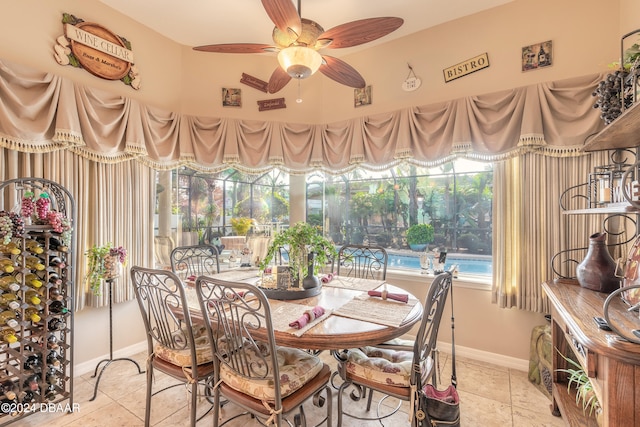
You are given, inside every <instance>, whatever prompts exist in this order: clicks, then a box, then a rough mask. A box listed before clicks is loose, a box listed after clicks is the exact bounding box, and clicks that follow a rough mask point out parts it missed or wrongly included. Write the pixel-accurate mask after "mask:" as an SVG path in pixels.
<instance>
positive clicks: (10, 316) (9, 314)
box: [0, 310, 20, 329]
mask: <svg viewBox="0 0 640 427" xmlns="http://www.w3.org/2000/svg"><path fill="white" fill-rule="evenodd" d="M0 325H2V326H3V325H7V326H8V327H10V328H13V329H15V328H17V327H18V326H19V325H20V324H19V323H18V317H17V316H16V312H15V311H13V310H4V311H3V312H0Z"/></svg>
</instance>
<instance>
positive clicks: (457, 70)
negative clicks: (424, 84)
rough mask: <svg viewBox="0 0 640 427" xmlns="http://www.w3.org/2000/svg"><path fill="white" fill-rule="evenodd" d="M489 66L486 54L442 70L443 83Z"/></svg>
mask: <svg viewBox="0 0 640 427" xmlns="http://www.w3.org/2000/svg"><path fill="white" fill-rule="evenodd" d="M488 66H489V57H488V56H487V54H486V52H485V53H483V54H482V55H478V56H476V57H474V58H471V59H467V60H466V61H464V62H461V63H459V64H456V65H453V66H451V67H449V68H445V69H444V70H442V72H443V73H444V82H445V83H449V82H450V81H451V80H455V79H457V78H460V77H463V76H466V75H467V74H471V73H475V72H476V71H480V70H482V69H483V68H487V67H488Z"/></svg>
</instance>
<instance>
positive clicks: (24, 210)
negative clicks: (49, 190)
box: [20, 191, 35, 218]
mask: <svg viewBox="0 0 640 427" xmlns="http://www.w3.org/2000/svg"><path fill="white" fill-rule="evenodd" d="M34 210H35V203H34V202H33V193H32V192H31V191H27V192H25V193H24V196H23V197H22V204H21V205H20V215H21V216H22V217H23V218H30V217H31V215H33V211H34Z"/></svg>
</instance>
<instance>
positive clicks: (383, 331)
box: [186, 269, 423, 350]
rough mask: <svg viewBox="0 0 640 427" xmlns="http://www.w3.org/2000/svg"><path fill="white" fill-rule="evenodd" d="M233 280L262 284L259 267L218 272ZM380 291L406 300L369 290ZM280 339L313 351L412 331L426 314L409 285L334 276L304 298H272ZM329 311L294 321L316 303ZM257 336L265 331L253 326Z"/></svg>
mask: <svg viewBox="0 0 640 427" xmlns="http://www.w3.org/2000/svg"><path fill="white" fill-rule="evenodd" d="M215 277H216V278H218V279H221V280H227V281H232V282H248V283H252V284H258V283H259V282H260V277H259V273H258V271H257V270H256V269H237V270H229V271H226V272H222V273H220V274H216V275H215ZM186 283H187V285H188V286H187V299H188V301H189V306H190V309H191V314H192V317H193V319H194V321H196V322H197V321H198V319H200V320H201V319H202V316H201V313H200V307H199V304H198V299H197V295H196V291H195V288H194V287H193V284H194V282H193V281H191V282H190V281H188V280H187V281H186ZM369 291H378V292H380V293H383V292H384V291H386V295H391V294H396V295H400V296H402V297H403V298H404V299H406V300H407V301H406V302H403V301H396V300H393V299H390V298H386V299H383V298H381V297H378V296H371V295H369ZM269 305H270V308H271V317H272V324H273V328H274V333H275V339H276V343H277V344H278V345H280V346H285V347H295V348H302V349H308V350H337V349H343V348H352V347H361V346H366V345H376V344H380V343H382V342H385V341H388V340H391V339H394V338H398V337H400V336H402V335H404V334H405V333H407V332H409V331H410V330H411V328H412V327H413V326H414V325H415V324H416V323H418V322H419V321H420V319H421V317H422V311H423V308H422V304H421V303H420V301H419V300H418V299H417V298H415V296H413V295H411V294H410V293H408V292H406V291H405V290H403V289H401V288H399V287H397V286H394V285H392V284H390V283H388V282H385V281H382V280H372V279H360V278H352V277H341V276H335V277H333V278H332V279H331V280H330V281H328V282H327V283H323V284H322V290H321V292H320V293H319V294H318V295H316V296H313V297H308V298H302V299H288V300H277V299H269ZM318 306H319V307H322V308H323V309H324V314H323V315H322V316H320V317H318V318H316V319H314V320H312V321H311V322H309V323H308V324H307V325H305V326H304V327H303V328H300V329H295V328H293V327H291V326H289V324H290V323H291V322H293V321H295V320H296V319H298V318H300V317H301V316H304V314H305V313H306V312H308V311H309V310H312V309H313V308H314V307H318ZM254 337H255V338H257V339H262V338H265V339H266V331H265V335H264V337H261V336H260V331H259V330H258V331H254Z"/></svg>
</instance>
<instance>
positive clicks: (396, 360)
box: [346, 347, 413, 387]
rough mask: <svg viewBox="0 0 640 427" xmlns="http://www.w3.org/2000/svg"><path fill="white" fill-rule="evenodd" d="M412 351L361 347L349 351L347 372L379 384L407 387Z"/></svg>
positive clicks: (409, 377)
mask: <svg viewBox="0 0 640 427" xmlns="http://www.w3.org/2000/svg"><path fill="white" fill-rule="evenodd" d="M412 364H413V352H411V351H397V350H392V349H381V348H377V347H362V348H359V349H352V350H350V351H349V356H348V359H347V361H346V365H347V366H346V367H347V373H348V374H350V375H353V376H356V377H360V378H366V379H368V380H370V381H373V382H377V383H380V384H386V385H393V386H400V387H409V381H410V379H411V365H412Z"/></svg>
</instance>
